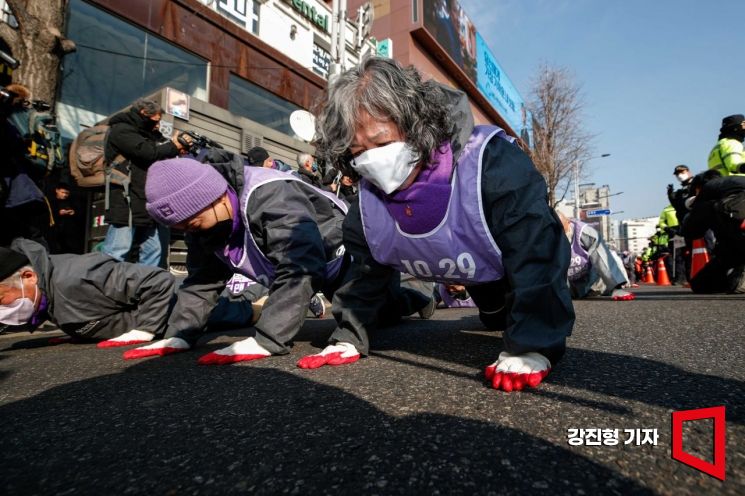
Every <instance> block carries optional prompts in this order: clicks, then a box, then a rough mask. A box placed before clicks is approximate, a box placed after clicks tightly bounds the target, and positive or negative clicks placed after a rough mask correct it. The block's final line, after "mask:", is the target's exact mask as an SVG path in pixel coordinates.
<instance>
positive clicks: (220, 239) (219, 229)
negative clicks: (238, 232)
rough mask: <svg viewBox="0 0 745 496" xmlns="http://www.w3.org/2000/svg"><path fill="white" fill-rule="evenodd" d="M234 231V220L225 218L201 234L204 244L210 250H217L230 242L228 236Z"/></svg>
mask: <svg viewBox="0 0 745 496" xmlns="http://www.w3.org/2000/svg"><path fill="white" fill-rule="evenodd" d="M232 232H233V220H232V219H225V220H221V221H219V222H218V223H217V224H215V225H214V226H212V227H210V228H209V229H207V230H205V231H202V232H201V233H200V235H199V238H200V239H201V242H202V246H203V247H204V248H205V249H206V250H208V251H215V250H219V249H222V248H225V246H226V245H227V244H228V238H229V237H230V234H231V233H232Z"/></svg>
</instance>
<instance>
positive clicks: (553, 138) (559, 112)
mask: <svg viewBox="0 0 745 496" xmlns="http://www.w3.org/2000/svg"><path fill="white" fill-rule="evenodd" d="M528 109H529V110H530V112H531V114H532V118H533V121H532V124H533V140H532V146H531V158H532V159H533V162H534V163H535V165H536V168H537V169H538V171H539V172H540V173H541V174H543V177H544V178H545V179H546V184H547V185H548V196H549V203H550V205H551V206H552V207H555V206H556V205H557V203H558V202H560V201H561V200H563V199H564V197H565V196H566V194H567V191H568V190H569V185H570V183H571V180H572V176H573V172H574V166H575V163H576V164H577V165H578V167H579V170H580V175H581V172H582V169H583V166H584V163H585V162H586V161H587V160H588V158H589V157H590V155H591V141H592V138H593V136H592V135H590V134H588V133H587V132H585V130H584V128H583V125H582V111H583V102H582V98H581V95H580V89H579V87H578V86H576V85H575V83H574V82H573V80H572V78H571V76H570V74H569V72H568V71H567V70H566V69H564V68H560V67H559V68H557V67H551V66H549V65H547V64H543V65H541V67H540V68H539V70H538V74H537V76H536V77H535V79H534V82H533V89H532V95H531V101H530V102H529V103H528ZM562 190H563V193H562V194H561V198H560V199H559V200H558V201H557V199H556V197H557V194H558V192H559V191H562Z"/></svg>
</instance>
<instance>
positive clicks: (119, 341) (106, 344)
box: [96, 329, 155, 348]
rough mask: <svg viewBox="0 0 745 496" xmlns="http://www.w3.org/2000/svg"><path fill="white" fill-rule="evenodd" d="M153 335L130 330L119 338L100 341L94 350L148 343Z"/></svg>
mask: <svg viewBox="0 0 745 496" xmlns="http://www.w3.org/2000/svg"><path fill="white" fill-rule="evenodd" d="M154 337H155V334H153V333H152V332H147V331H139V330H137V329H132V330H131V331H129V332H125V333H124V334H122V335H121V336H117V337H115V338H112V339H107V340H106V341H101V342H100V343H98V344H97V345H96V348H114V347H117V346H129V345H131V344H140V343H149V342H150V341H152V340H153V338H154Z"/></svg>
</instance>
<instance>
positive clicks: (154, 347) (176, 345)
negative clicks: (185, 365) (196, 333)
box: [124, 338, 191, 360]
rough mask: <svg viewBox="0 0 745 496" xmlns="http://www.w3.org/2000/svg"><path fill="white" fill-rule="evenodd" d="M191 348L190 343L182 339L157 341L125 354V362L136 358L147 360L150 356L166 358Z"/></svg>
mask: <svg viewBox="0 0 745 496" xmlns="http://www.w3.org/2000/svg"><path fill="white" fill-rule="evenodd" d="M190 348H191V346H189V343H187V342H186V341H184V340H183V339H181V338H166V339H161V340H160V341H156V342H155V343H153V344H149V345H147V346H142V347H140V348H135V349H134V350H128V351H125V352H124V359H125V360H134V359H136V358H145V357H149V356H164V355H172V354H173V353H180V352H182V351H187V350H189V349H190Z"/></svg>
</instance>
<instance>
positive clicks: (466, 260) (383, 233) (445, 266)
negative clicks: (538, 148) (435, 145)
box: [360, 126, 509, 285]
mask: <svg viewBox="0 0 745 496" xmlns="http://www.w3.org/2000/svg"><path fill="white" fill-rule="evenodd" d="M495 134H496V135H498V136H499V137H500V138H503V139H507V140H509V137H508V136H507V135H506V134H505V132H504V131H503V130H502V129H500V128H498V127H496V126H477V127H475V128H474V130H473V132H472V133H471V136H470V138H469V139H468V142H467V143H466V145H465V147H464V148H463V151H462V152H461V155H460V158H459V159H458V162H457V164H455V167H454V172H453V175H452V179H451V182H450V189H451V195H450V202H449V204H448V207H447V211H446V212H445V215H444V217H443V218H442V220H441V221H440V223H439V225H437V226H436V227H435V228H434V229H432V230H431V231H430V232H427V233H424V234H408V233H406V232H404V231H403V230H402V229H401V227H400V225H399V220H400V219H397V218H395V217H394V216H393V215H392V214H391V211H390V210H389V209H388V208H386V203H385V202H386V199H385V195H383V194H382V193H380V191H379V190H377V188H376V187H375V186H373V185H372V184H370V183H369V182H368V181H366V180H364V179H363V180H362V181H361V182H360V213H361V217H362V226H363V228H364V230H365V239H366V240H367V244H368V246H369V247H370V252H371V253H372V256H373V258H374V259H375V260H376V261H377V262H378V263H380V264H383V265H387V266H389V267H393V268H395V269H396V270H398V271H399V272H406V273H408V274H411V275H413V276H414V277H416V278H418V279H422V280H425V281H436V282H444V283H459V284H464V285H469V284H480V283H486V282H491V281H496V280H499V279H501V278H502V277H503V276H504V267H503V266H502V252H501V251H500V249H499V247H498V246H497V243H496V242H495V241H494V238H492V236H491V233H489V228H488V227H487V224H486V218H485V216H484V206H483V204H482V198H481V157H482V154H483V151H484V147H485V146H486V144H487V143H488V142H489V140H490V139H491V138H492V137H493V136H494V135H495Z"/></svg>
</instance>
